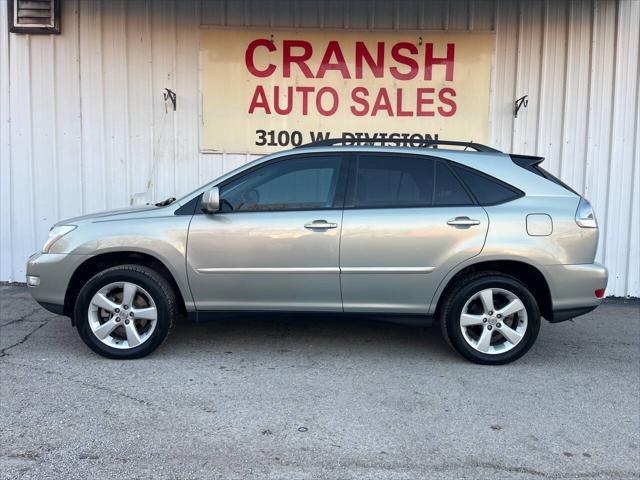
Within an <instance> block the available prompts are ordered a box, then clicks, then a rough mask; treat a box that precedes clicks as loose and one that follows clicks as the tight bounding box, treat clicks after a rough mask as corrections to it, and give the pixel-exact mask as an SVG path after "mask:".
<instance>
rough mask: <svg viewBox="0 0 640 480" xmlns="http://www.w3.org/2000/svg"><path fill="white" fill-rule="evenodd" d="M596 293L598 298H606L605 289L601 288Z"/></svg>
mask: <svg viewBox="0 0 640 480" xmlns="http://www.w3.org/2000/svg"><path fill="white" fill-rule="evenodd" d="M594 293H595V294H596V297H598V298H602V297H604V288H599V289H597V290H596V291H595V292H594Z"/></svg>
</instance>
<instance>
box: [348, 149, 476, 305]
mask: <svg viewBox="0 0 640 480" xmlns="http://www.w3.org/2000/svg"><path fill="white" fill-rule="evenodd" d="M487 227H488V217H487V214H486V212H485V210H484V209H483V208H482V207H481V206H479V205H476V204H475V203H474V201H473V200H472V197H471V196H470V194H469V193H468V192H467V190H466V189H465V187H464V186H463V185H462V184H461V183H460V181H459V180H458V178H457V177H456V175H455V174H454V173H453V172H452V170H451V169H450V168H449V166H448V165H447V163H446V162H445V161H443V160H439V159H436V158H432V157H426V156H422V155H398V154H378V153H376V154H361V155H358V156H357V157H356V158H355V159H354V163H353V165H352V167H351V172H350V178H349V186H348V191H347V197H346V202H345V210H344V214H343V221H342V237H341V245H340V269H341V275H340V278H341V286H342V299H343V306H344V310H345V312H388V313H426V312H427V310H428V307H429V304H430V301H431V298H432V297H433V294H434V292H435V291H436V288H437V287H438V284H439V283H440V282H441V281H442V279H443V278H444V277H445V275H446V274H447V272H449V271H450V270H451V269H452V268H453V267H454V266H455V265H457V264H458V263H460V262H462V261H464V260H466V259H468V258H470V257H473V256H474V255H477V254H478V253H480V251H481V250H482V246H483V244H484V240H485V237H486V233H487Z"/></svg>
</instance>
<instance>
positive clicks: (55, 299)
mask: <svg viewBox="0 0 640 480" xmlns="http://www.w3.org/2000/svg"><path fill="white" fill-rule="evenodd" d="M87 258H88V255H67V254H57V253H36V254H34V255H32V256H31V257H30V258H29V261H28V262H27V277H37V279H38V282H37V283H38V284H37V285H31V284H29V282H27V283H28V285H29V293H31V296H32V297H33V298H34V300H35V301H36V302H38V303H39V304H40V305H41V306H42V307H44V308H46V309H47V310H49V311H50V312H53V313H56V314H58V315H63V314H64V300H65V295H66V293H67V287H68V285H69V281H70V280H71V276H72V275H73V272H74V271H75V270H76V268H78V266H79V265H80V264H81V263H82V262H83V261H85V260H86V259H87Z"/></svg>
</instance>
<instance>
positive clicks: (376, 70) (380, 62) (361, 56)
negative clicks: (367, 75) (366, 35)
mask: <svg viewBox="0 0 640 480" xmlns="http://www.w3.org/2000/svg"><path fill="white" fill-rule="evenodd" d="M377 45H378V51H377V52H376V60H375V61H374V60H373V56H372V55H371V53H370V52H369V50H367V46H366V45H365V44H364V42H356V55H355V57H356V59H355V63H356V78H362V61H363V60H364V61H365V62H367V65H368V66H369V69H370V70H371V73H373V76H374V77H375V78H382V77H383V76H384V42H378V44H377Z"/></svg>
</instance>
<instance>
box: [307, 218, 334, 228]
mask: <svg viewBox="0 0 640 480" xmlns="http://www.w3.org/2000/svg"><path fill="white" fill-rule="evenodd" d="M304 228H306V229H308V230H328V229H330V228H338V224H337V223H332V222H327V221H326V220H314V221H313V222H311V223H305V225H304Z"/></svg>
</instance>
